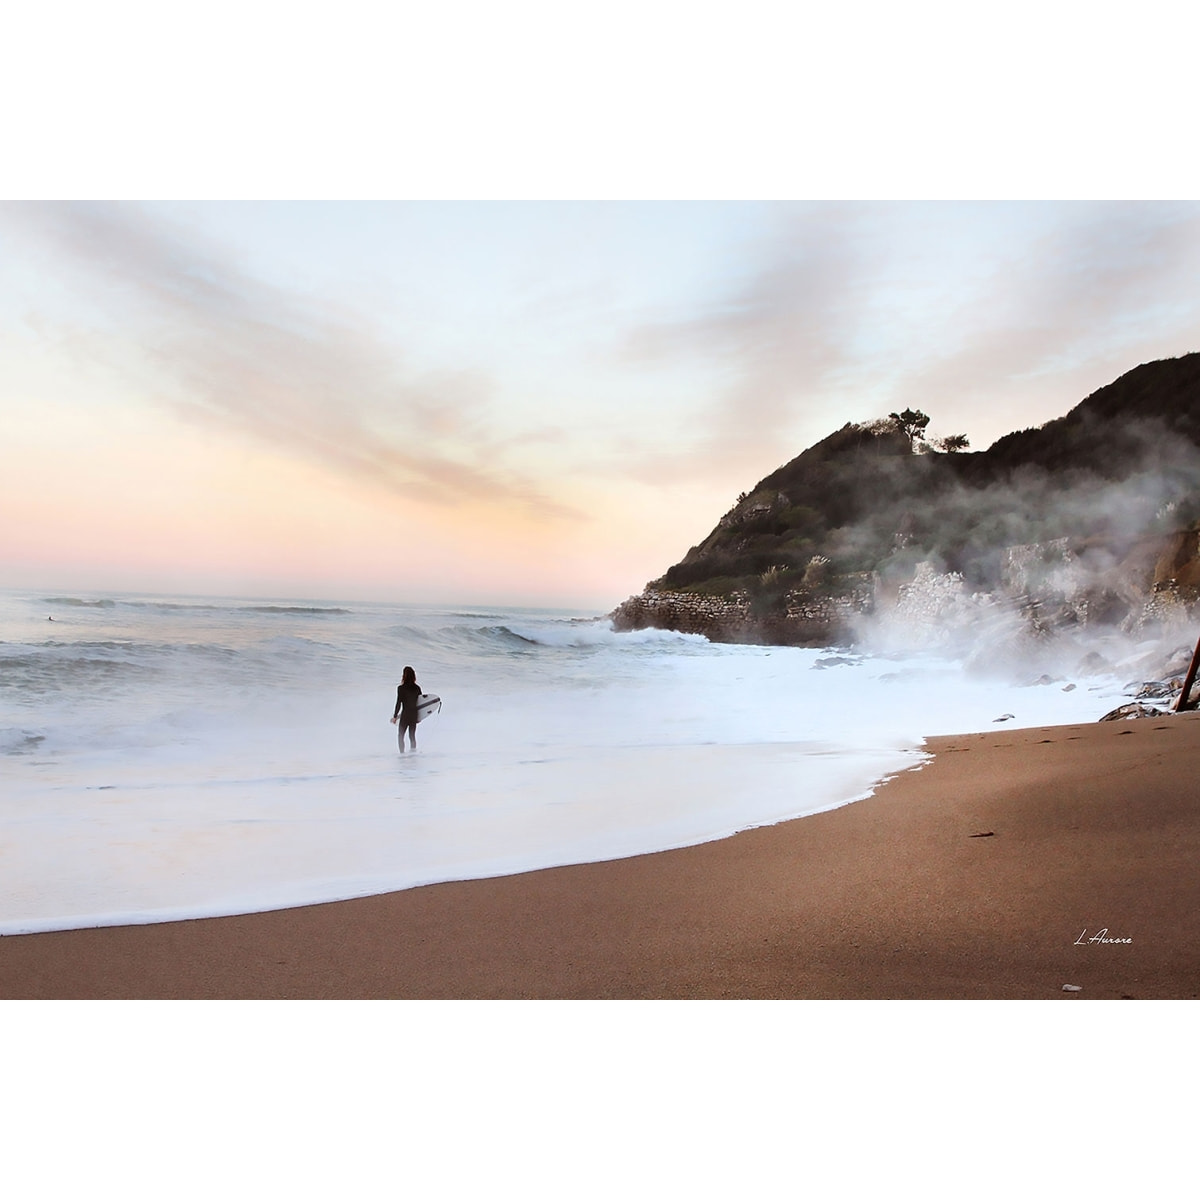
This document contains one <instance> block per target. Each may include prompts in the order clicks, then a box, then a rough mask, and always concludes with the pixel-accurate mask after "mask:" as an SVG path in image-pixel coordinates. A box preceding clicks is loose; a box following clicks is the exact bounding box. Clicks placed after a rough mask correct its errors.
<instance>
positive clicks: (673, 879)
mask: <svg viewBox="0 0 1200 1200" xmlns="http://www.w3.org/2000/svg"><path fill="white" fill-rule="evenodd" d="M928 749H929V750H930V751H932V752H933V754H934V758H933V760H932V761H931V762H929V763H927V764H926V765H925V766H923V767H922V768H920V769H919V770H915V771H909V772H906V773H904V774H902V775H899V776H897V777H896V778H894V779H892V780H891V781H889V782H888V783H886V784H885V785H883V786H882V787H881V788H879V789H878V790H877V792H876V793H875V795H873V796H872V797H870V798H868V799H867V800H864V801H861V802H858V803H855V804H851V805H847V806H844V807H842V808H839V809H835V810H833V811H830V812H826V813H820V814H817V815H815V816H810V817H805V818H802V819H799V820H795V821H789V822H786V823H784V824H781V825H775V826H771V827H767V828H761V829H753V830H748V831H745V832H743V833H740V834H738V835H736V836H734V837H732V838H727V839H725V840H722V841H718V842H710V843H706V844H704V845H700V846H694V847H689V848H685V849H679V850H670V851H665V852H662V853H658V854H649V855H643V856H640V857H636V858H630V859H623V860H620V861H616V862H606V863H594V864H586V865H580V866H570V867H560V868H554V869H549V870H543V871H536V872H532V873H530V874H526V875H518V876H510V877H506V878H499V879H488V880H473V881H466V882H461V883H447V884H437V885H432V886H429V887H424V888H416V889H412V890H409V891H404V892H398V893H393V894H390V895H384V896H375V897H369V898H365V899H356V900H349V901H344V902H340V903H335V904H324V905H317V906H312V907H307V908H295V909H287V910H283V911H277V912H268V913H256V914H249V915H245V916H236V917H223V918H217V919H209V920H196V921H183V922H177V923H169V924H158V925H141V926H127V927H119V928H103V929H85V930H69V931H64V932H56V933H42V934H30V935H25V936H11V937H4V938H0V997H3V998H6V999H12V998H29V999H33V998H43V999H49V998H77V999H87V998H113V999H116V998H146V999H149V998H195V999H217V998H230V999H234V998H245V999H252V998H261V999H288V998H312V999H323V998H343V999H353V998H396V999H401V998H425V999H452V998H580V999H583V998H624V999H639V998H645V999H649V998H725V999H753V998H783V999H787V998H794V999H804V998H824V999H858V998H862V999H888V998H896V999H900V998H907V999H921V998H964V999H966V998H978V999H1050V998H1055V999H1058V998H1061V999H1121V998H1132V999H1153V998H1175V999H1191V998H1195V997H1196V996H1197V995H1198V994H1200V876H1198V875H1197V873H1196V869H1195V866H1196V863H1197V861H1198V860H1200V803H1198V802H1197V790H1196V782H1195V780H1196V772H1197V764H1200V714H1190V713H1189V714H1181V715H1178V716H1175V715H1172V716H1167V717H1163V718H1161V719H1159V718H1152V719H1143V720H1139V721H1124V722H1108V723H1097V724H1089V725H1078V726H1063V727H1056V728H1049V729H1037V730H1008V729H1005V728H1004V726H1003V725H997V727H996V729H995V730H994V731H991V732H986V733H979V734H969V735H963V736H960V737H942V738H937V739H932V740H931V741H930V742H929V744H928ZM797 786H798V787H803V780H797ZM1064 985H1070V987H1071V988H1072V989H1078V990H1068V991H1064Z"/></svg>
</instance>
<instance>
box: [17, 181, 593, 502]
mask: <svg viewBox="0 0 1200 1200" xmlns="http://www.w3.org/2000/svg"><path fill="white" fill-rule="evenodd" d="M0 213H2V214H3V216H4V218H5V219H6V220H7V222H8V223H9V226H10V229H14V230H16V231H17V232H18V233H19V234H21V235H24V236H27V237H30V238H34V239H36V240H37V242H38V243H39V244H40V245H41V247H42V248H43V249H45V250H47V251H48V252H49V254H50V258H51V261H52V262H53V264H54V265H55V267H56V268H59V269H61V268H66V269H68V270H69V271H71V272H72V275H73V278H74V280H75V281H78V282H79V283H82V284H83V285H84V286H85V287H86V288H87V289H88V290H89V291H90V293H91V294H93V295H94V296H95V297H96V299H97V301H98V302H99V303H100V304H102V305H104V306H105V308H106V309H107V310H114V309H115V310H117V311H119V313H120V315H121V323H120V327H121V331H122V334H123V336H125V337H128V338H132V339H133V340H134V341H135V343H136V345H137V348H138V351H139V353H140V355H141V356H142V357H143V358H144V359H145V361H146V362H148V363H150V364H151V365H152V368H153V374H154V387H153V395H154V398H155V399H156V400H158V401H159V402H160V403H162V404H164V405H167V406H169V407H170V408H172V409H173V410H175V411H176V412H178V413H180V414H182V415H184V416H186V417H187V418H188V419H191V420H194V421H200V422H204V423H207V424H210V425H216V426H220V427H222V428H225V429H232V430H236V431H238V432H240V433H241V434H244V435H246V436H249V437H252V438H256V439H258V440H260V441H263V442H266V443H268V444H269V445H271V446H272V447H274V448H276V449H279V450H282V451H284V452H286V453H291V454H298V455H302V456H304V457H306V458H308V459H310V460H312V461H315V462H317V463H319V464H322V465H324V466H326V467H328V468H331V469H333V470H336V471H339V472H342V473H345V474H348V475H352V476H354V477H355V478H358V479H369V480H373V481H375V482H376V483H378V484H379V485H381V486H383V487H385V488H387V489H389V490H391V491H392V492H394V493H396V494H398V495H401V496H405V497H409V498H412V499H418V500H420V501H423V502H432V503H438V504H457V503H463V502H475V503H487V504H496V505H511V506H517V507H519V508H523V509H526V510H531V511H534V512H536V513H537V514H538V515H539V516H553V517H558V518H576V517H577V516H578V514H576V513H574V512H572V511H571V510H569V509H568V508H566V507H565V506H563V505H561V504H559V503H558V502H556V501H555V500H553V499H552V498H551V497H549V496H548V495H546V494H545V492H544V490H543V488H542V487H541V486H540V485H539V483H538V482H537V481H535V480H533V479H531V478H529V477H528V476H527V475H525V474H523V473H521V472H519V471H516V470H513V469H510V468H507V467H506V466H505V464H504V461H503V459H504V454H505V451H506V448H507V447H508V446H510V445H511V444H513V441H514V438H513V435H511V434H507V435H501V434H499V433H497V432H496V431H495V429H494V427H493V425H492V423H491V422H490V421H489V411H488V410H489V402H490V399H491V394H492V385H491V381H490V380H489V379H488V377H487V376H486V375H484V374H482V373H480V372H473V371H461V372H443V373H441V374H438V375H430V374H424V375H419V376H418V375H415V374H413V373H412V372H407V371H406V370H405V367H404V363H403V362H402V361H401V358H400V355H399V354H398V353H397V351H396V349H395V347H394V346H393V345H391V344H390V343H389V342H388V341H387V340H386V339H385V338H383V337H382V336H380V335H379V334H378V332H377V331H376V330H374V329H373V327H372V322H371V320H370V318H369V316H367V315H366V314H364V313H361V312H352V311H347V310H346V309H345V308H341V307H339V306H337V305H335V304H333V303H330V302H325V301H322V300H321V299H319V298H315V297H311V296H303V295H300V294H297V293H295V292H292V291H286V290H284V289H282V288H280V287H277V286H274V285H272V284H269V283H266V282H264V281H263V280H261V279H258V278H255V277H254V276H253V275H252V274H251V273H250V272H249V271H247V270H246V269H245V268H244V267H243V266H242V265H241V264H239V262H238V261H237V260H236V258H235V257H234V256H233V255H232V254H230V253H229V252H227V251H225V250H223V249H222V248H220V247H218V246H215V245H212V244H210V243H208V242H206V241H204V240H203V239H202V238H200V237H199V236H198V235H197V234H195V233H194V232H193V231H190V230H187V229H184V228H181V227H178V226H176V225H173V224H171V223H169V222H167V221H164V220H162V219H161V218H158V217H155V216H152V215H149V214H147V213H146V212H144V211H142V210H140V209H138V208H135V207H133V206H127V205H113V204H6V205H3V206H0ZM530 436H531V437H532V438H534V439H536V438H553V437H554V436H555V434H554V431H552V430H550V431H534V432H533V433H532V434H531V435H530ZM517 440H519V439H517Z"/></svg>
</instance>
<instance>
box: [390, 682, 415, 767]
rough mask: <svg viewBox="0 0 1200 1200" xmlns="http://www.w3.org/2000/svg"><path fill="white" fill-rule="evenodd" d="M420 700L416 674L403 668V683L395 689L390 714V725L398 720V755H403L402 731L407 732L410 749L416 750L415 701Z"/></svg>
mask: <svg viewBox="0 0 1200 1200" xmlns="http://www.w3.org/2000/svg"><path fill="white" fill-rule="evenodd" d="M420 699H421V688H420V685H419V684H418V683H417V673H416V671H414V670H413V669H412V667H405V668H404V678H403V682H402V683H401V684H400V686H399V687H398V688H397V689H396V711H395V712H394V713H392V724H393V725H395V724H396V719H397V717H398V718H399V719H400V732H399V734H398V735H397V740H398V741H399V742H400V753H401V754H403V753H404V731H405V730H406V729H407V730H408V741H409V745H410V746H411V747H412V749H414V750H415V749H416V748H417V701H418V700H420Z"/></svg>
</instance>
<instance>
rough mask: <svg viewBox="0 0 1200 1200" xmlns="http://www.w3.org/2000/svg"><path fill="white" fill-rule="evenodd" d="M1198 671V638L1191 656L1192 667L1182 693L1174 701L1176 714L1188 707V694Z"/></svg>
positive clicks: (1199, 649) (1199, 642) (1199, 651)
mask: <svg viewBox="0 0 1200 1200" xmlns="http://www.w3.org/2000/svg"><path fill="white" fill-rule="evenodd" d="M1198 669H1200V638H1197V639H1196V650H1195V653H1193V655H1192V665H1191V666H1190V667H1188V671H1187V675H1186V677H1185V678H1184V681H1183V691H1182V692H1180V693H1179V699H1178V700H1176V701H1175V711H1176V712H1183V711H1184V709H1186V708H1187V707H1188V692H1190V691H1191V690H1192V684H1193V683H1195V682H1196V671H1197V670H1198Z"/></svg>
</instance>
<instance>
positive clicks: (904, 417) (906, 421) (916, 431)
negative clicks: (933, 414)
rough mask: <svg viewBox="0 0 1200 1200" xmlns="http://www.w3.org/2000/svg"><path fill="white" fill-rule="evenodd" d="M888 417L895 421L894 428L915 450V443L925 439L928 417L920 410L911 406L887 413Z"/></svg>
mask: <svg viewBox="0 0 1200 1200" xmlns="http://www.w3.org/2000/svg"><path fill="white" fill-rule="evenodd" d="M888 417H889V419H891V420H892V421H895V423H896V428H897V429H898V430H899V431H900V432H901V433H902V434H904V436H905V437H906V438H908V444H909V446H910V447H911V448H912V450H913V451H914V452H915V451H916V448H917V443H918V442H923V441H924V440H925V428H926V426H927V425H928V424H929V418H928V417H927V416H926V415H925V414H924V413H923V412H921V411H920V410H917V409H911V408H906V409H905V410H904V411H903V412H902V413H888Z"/></svg>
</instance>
